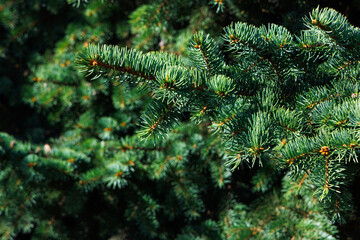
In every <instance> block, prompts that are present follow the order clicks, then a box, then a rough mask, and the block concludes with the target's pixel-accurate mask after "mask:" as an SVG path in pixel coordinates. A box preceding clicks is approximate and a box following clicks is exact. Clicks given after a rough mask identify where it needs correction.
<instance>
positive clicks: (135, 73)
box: [89, 58, 156, 81]
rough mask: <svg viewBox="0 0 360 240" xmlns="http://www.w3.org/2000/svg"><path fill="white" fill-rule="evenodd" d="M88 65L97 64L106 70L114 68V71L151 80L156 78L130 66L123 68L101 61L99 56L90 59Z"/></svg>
mask: <svg viewBox="0 0 360 240" xmlns="http://www.w3.org/2000/svg"><path fill="white" fill-rule="evenodd" d="M89 66H99V67H103V68H106V69H108V70H116V71H119V72H122V73H127V74H131V75H133V76H135V77H140V78H144V79H146V80H151V81H155V80H156V78H155V77H154V76H152V75H150V74H144V73H142V72H138V71H135V70H134V69H131V68H130V67H126V68H125V67H121V66H116V65H110V64H107V63H104V62H102V61H101V60H100V59H99V58H97V59H90V61H89Z"/></svg>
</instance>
